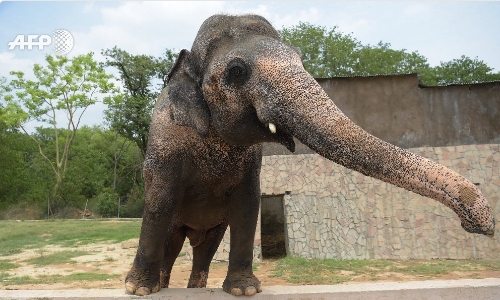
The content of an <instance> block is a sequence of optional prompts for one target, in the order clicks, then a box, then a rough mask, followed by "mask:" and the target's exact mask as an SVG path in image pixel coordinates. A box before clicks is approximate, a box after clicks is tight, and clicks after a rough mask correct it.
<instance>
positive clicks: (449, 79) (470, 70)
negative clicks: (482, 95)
mask: <svg viewBox="0 0 500 300" xmlns="http://www.w3.org/2000/svg"><path fill="white" fill-rule="evenodd" d="M421 79H422V82H423V83H424V84H425V85H429V86H430V85H449V84H473V83H479V82H488V81H496V80H500V73H493V68H490V67H489V66H488V65H487V64H486V63H485V62H484V61H482V60H479V59H478V58H477V57H475V58H474V59H472V58H470V57H468V56H465V55H462V56H461V57H460V58H459V59H453V60H451V61H447V62H441V63H440V65H439V66H436V67H434V68H431V70H429V71H428V72H425V73H424V74H423V75H422V78H421Z"/></svg>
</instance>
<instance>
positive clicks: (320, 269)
mask: <svg viewBox="0 0 500 300" xmlns="http://www.w3.org/2000/svg"><path fill="white" fill-rule="evenodd" d="M484 270H489V271H500V261H486V260H434V261H416V260H410V261H391V260H340V261H339V260H333V259H324V260H320V259H305V258H295V257H285V258H283V259H280V260H278V261H277V262H276V267H275V269H274V270H273V275H272V276H273V277H279V278H282V279H284V280H286V281H288V282H291V283H305V284H337V283H342V282H347V281H352V280H355V279H356V278H359V277H364V278H369V279H370V280H379V278H380V276H379V275H380V274H384V273H390V272H394V273H398V274H400V275H410V276H418V277H421V278H426V279H432V278H436V277H438V276H440V275H444V274H449V273H452V272H454V271H460V272H474V271H484Z"/></svg>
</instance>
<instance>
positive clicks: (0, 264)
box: [0, 260, 17, 271]
mask: <svg viewBox="0 0 500 300" xmlns="http://www.w3.org/2000/svg"><path fill="white" fill-rule="evenodd" d="M15 268H17V265H16V264H15V263H11V262H10V261H7V260H0V271H5V270H12V269H15Z"/></svg>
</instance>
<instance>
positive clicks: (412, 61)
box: [280, 22, 500, 86]
mask: <svg viewBox="0 0 500 300" xmlns="http://www.w3.org/2000/svg"><path fill="white" fill-rule="evenodd" d="M280 35H281V37H282V39H283V41H284V42H285V43H287V44H289V45H292V46H294V47H297V48H300V50H301V51H302V60H303V62H304V67H305V68H306V70H307V71H308V72H309V73H311V74H312V75H313V76H314V77H316V78H327V77H347V76H373V75H394V74H409V73H418V74H419V76H420V80H421V81H422V83H423V84H424V85H428V86H432V85H449V84H471V83H478V82H487V81H495V80H500V73H493V69H492V68H490V67H489V66H488V65H487V64H486V63H485V62H483V61H481V60H479V59H478V58H477V57H476V58H474V59H471V58H469V57H466V56H462V57H461V58H459V59H453V60H451V61H448V62H441V64H440V65H439V66H436V67H430V66H429V64H428V62H427V58H425V57H424V56H423V55H421V54H420V53H418V52H417V51H414V52H408V51H407V50H405V49H402V50H394V49H391V45H390V44H388V43H383V42H379V43H378V44H377V45H375V46H372V45H363V44H362V43H361V42H360V41H358V40H357V39H356V38H354V37H353V36H352V35H350V34H344V33H341V32H339V30H338V28H337V27H333V28H331V29H327V28H325V27H321V26H316V25H312V24H309V23H302V22H300V23H299V25H297V26H292V27H289V28H283V29H282V30H280Z"/></svg>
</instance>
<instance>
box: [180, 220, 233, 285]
mask: <svg viewBox="0 0 500 300" xmlns="http://www.w3.org/2000/svg"><path fill="white" fill-rule="evenodd" d="M226 229H227V224H226V225H222V224H221V225H218V226H216V227H214V228H212V229H210V230H208V231H207V232H206V234H205V235H204V237H203V235H201V239H202V240H199V241H196V239H197V238H198V239H200V235H199V232H192V233H191V234H190V232H189V231H188V233H187V234H188V237H189V239H190V241H191V245H193V269H192V270H191V276H190V277H189V282H188V286H187V287H188V288H204V287H206V286H207V279H208V271H209V268H210V262H211V261H212V258H213V257H214V255H215V252H216V251H217V248H218V247H219V244H220V242H221V241H222V238H223V237H224V232H226ZM193 242H194V243H193ZM195 243H197V244H195Z"/></svg>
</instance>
